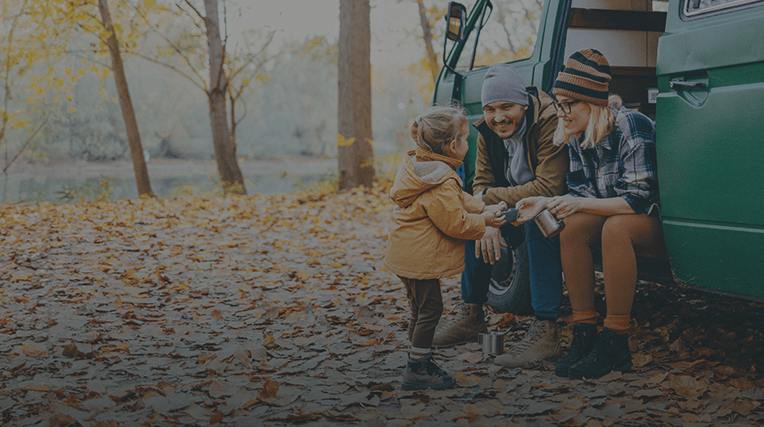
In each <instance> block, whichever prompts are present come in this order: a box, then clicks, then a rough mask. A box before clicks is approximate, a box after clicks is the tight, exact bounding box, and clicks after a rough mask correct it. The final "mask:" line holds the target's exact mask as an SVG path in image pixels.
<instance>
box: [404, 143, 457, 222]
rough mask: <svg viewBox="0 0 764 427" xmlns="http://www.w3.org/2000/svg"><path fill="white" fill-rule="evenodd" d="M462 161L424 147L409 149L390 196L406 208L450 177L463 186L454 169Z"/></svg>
mask: <svg viewBox="0 0 764 427" xmlns="http://www.w3.org/2000/svg"><path fill="white" fill-rule="evenodd" d="M461 163H462V162H461V161H459V160H456V159H452V158H450V157H446V156H441V155H439V154H435V153H432V152H428V151H425V150H422V149H417V150H412V151H409V152H408V153H407V156H406V158H405V159H404V161H403V164H402V165H401V168H400V169H399V170H398V174H397V175H396V177H395V182H394V183H393V186H392V188H390V198H391V199H393V202H395V204H397V205H398V206H400V207H402V208H405V207H408V206H411V204H412V203H414V200H416V198H417V197H419V196H420V195H421V194H422V193H424V192H426V191H428V190H430V189H432V188H433V187H437V186H439V185H440V184H443V183H444V182H446V181H447V180H449V179H456V180H457V182H459V185H460V186H461V179H459V176H458V175H457V174H456V172H455V171H454V169H455V168H457V167H459V165H461Z"/></svg>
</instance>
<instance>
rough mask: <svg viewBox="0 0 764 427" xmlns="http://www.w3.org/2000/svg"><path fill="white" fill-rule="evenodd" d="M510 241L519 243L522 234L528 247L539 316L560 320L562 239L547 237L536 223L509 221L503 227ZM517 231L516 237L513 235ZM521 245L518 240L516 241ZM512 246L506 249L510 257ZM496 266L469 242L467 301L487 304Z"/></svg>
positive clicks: (533, 301)
mask: <svg viewBox="0 0 764 427" xmlns="http://www.w3.org/2000/svg"><path fill="white" fill-rule="evenodd" d="M501 232H502V236H504V239H505V240H506V241H508V242H509V241H513V242H518V239H517V238H516V235H517V234H518V233H522V235H523V236H524V240H523V241H522V243H519V244H522V245H527V248H528V264H529V265H528V268H529V273H530V282H531V283H530V288H531V306H532V307H533V311H534V313H535V315H536V317H537V318H539V319H544V320H554V319H557V317H558V316H559V312H560V300H561V299H562V264H561V262H560V239H559V237H555V238H553V239H547V238H546V237H544V235H543V234H541V231H540V230H539V228H538V226H536V224H535V223H533V222H528V223H525V224H523V225H522V226H521V227H520V228H517V227H514V226H512V225H511V224H507V225H505V226H503V227H502V229H501ZM513 234H514V236H513ZM516 244H518V243H516ZM508 251H509V249H502V256H508ZM491 269H492V266H491V265H490V264H487V263H485V262H483V259H482V258H476V257H475V242H474V241H467V242H466V244H465V254H464V273H462V286H461V290H462V300H463V301H464V302H465V303H467V304H484V303H485V302H486V301H487V299H488V287H489V284H490V280H491Z"/></svg>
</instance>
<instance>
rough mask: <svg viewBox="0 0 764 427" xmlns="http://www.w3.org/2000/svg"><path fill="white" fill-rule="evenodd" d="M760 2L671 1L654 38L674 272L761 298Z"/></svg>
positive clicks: (763, 75)
mask: <svg viewBox="0 0 764 427" xmlns="http://www.w3.org/2000/svg"><path fill="white" fill-rule="evenodd" d="M762 28H764V1H762V0H726V1H725V0H713V1H710V0H671V1H670V4H669V10H668V17H667V23H666V33H665V34H664V35H663V37H661V39H660V41H659V44H658V64H657V74H658V88H659V96H658V102H657V113H656V114H657V125H656V126H657V151H658V175H659V179H660V191H661V203H662V214H663V230H664V232H665V235H666V244H667V246H668V250H669V255H670V258H671V264H672V267H673V269H674V273H675V275H676V276H677V278H678V279H680V280H681V281H683V282H686V283H690V284H693V285H697V286H700V287H703V288H707V289H710V290H715V291H719V292H723V293H731V294H739V295H747V296H752V297H758V298H762V297H764V282H762V278H761V277H762V273H761V265H762V262H763V261H764V173H762V170H763V168H762V162H763V161H764V136H763V135H764V43H762V35H764V32H762Z"/></svg>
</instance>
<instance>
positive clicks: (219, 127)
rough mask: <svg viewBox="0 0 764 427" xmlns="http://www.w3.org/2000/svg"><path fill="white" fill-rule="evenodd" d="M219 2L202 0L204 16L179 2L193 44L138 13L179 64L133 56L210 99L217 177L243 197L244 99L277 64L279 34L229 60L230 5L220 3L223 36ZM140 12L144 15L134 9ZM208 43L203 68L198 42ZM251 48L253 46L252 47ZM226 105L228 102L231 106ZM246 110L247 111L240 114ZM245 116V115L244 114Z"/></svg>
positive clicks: (188, 1) (188, 3)
mask: <svg viewBox="0 0 764 427" xmlns="http://www.w3.org/2000/svg"><path fill="white" fill-rule="evenodd" d="M220 4H221V2H218V0H204V13H202V12H201V10H200V8H198V7H196V6H195V5H194V2H192V1H191V0H182V1H178V2H177V3H175V5H176V7H177V9H178V10H180V11H181V12H182V13H181V15H182V16H184V17H187V18H190V19H191V22H192V23H193V26H194V28H195V29H196V31H198V33H187V32H185V33H183V34H182V37H186V38H187V39H190V40H191V42H190V43H189V42H188V41H185V42H184V41H183V40H182V37H181V41H178V40H174V39H173V38H172V37H170V36H168V35H166V34H164V32H163V31H162V29H161V28H160V27H159V26H158V25H157V24H155V23H153V22H151V19H150V18H149V17H148V16H146V15H141V14H140V13H139V14H138V16H139V18H141V19H142V20H143V22H144V23H145V25H146V26H147V27H148V28H149V29H150V30H151V31H153V33H154V34H156V35H158V36H159V37H160V38H161V39H162V40H163V41H164V42H165V43H166V45H167V47H169V48H170V50H171V51H172V52H173V53H174V55H175V58H174V59H176V60H179V61H180V63H179V64H178V63H175V62H173V61H171V60H170V59H169V58H165V57H164V56H163V55H161V54H157V55H154V56H152V55H147V54H145V53H143V52H140V51H138V50H135V51H131V52H130V53H131V54H133V55H135V56H137V57H139V58H142V59H144V60H146V61H149V62H152V63H155V64H158V65H161V66H163V67H165V68H167V69H169V70H172V71H173V72H175V73H177V74H178V75H180V76H181V77H183V78H185V79H186V80H188V81H189V82H191V83H192V84H193V85H194V86H195V87H197V88H198V89H200V90H201V91H203V92H204V94H205V95H206V96H207V103H208V106H209V116H210V127H211V129H212V140H213V141H212V142H213V149H214V152H215V160H216V162H217V168H218V174H219V175H220V179H221V181H222V183H223V189H224V191H225V192H226V193H237V194H245V193H246V188H245V186H244V178H243V176H242V173H241V169H240V168H239V163H238V159H237V157H236V128H237V126H238V124H239V123H240V122H241V120H242V119H243V118H244V116H246V105H243V95H244V93H245V92H246V90H247V89H249V88H250V86H251V82H252V80H253V79H254V78H255V77H256V75H257V73H258V72H259V71H260V70H261V69H262V68H263V67H264V66H265V64H266V63H267V62H268V61H270V60H271V59H273V57H272V56H269V55H268V53H267V48H268V46H269V45H270V43H271V42H272V41H273V38H274V35H275V31H271V32H269V33H268V34H267V35H265V37H264V41H263V42H261V44H260V48H259V49H258V50H257V51H255V52H247V53H244V54H242V55H234V56H233V57H232V56H231V54H230V52H229V47H228V29H227V25H226V20H227V15H226V2H225V0H223V1H222V6H223V13H222V20H223V25H222V27H223V28H222V31H221V22H220V21H221V14H220V11H219V10H220ZM135 10H136V12H140V10H139V9H138V8H135ZM202 33H203V34H202ZM199 38H203V39H205V40H206V45H207V46H206V52H204V53H205V56H206V57H207V63H206V64H205V65H202V64H201V63H199V62H198V61H197V58H198V57H199V56H200V51H199V49H203V48H202V47H201V46H198V45H197V43H196V41H197V40H198V39H199ZM248 44H252V43H248ZM205 66H206V67H207V68H208V77H207V78H205V77H204V73H203V71H204V70H203V68H204V67H205ZM227 103H230V105H228V104H227ZM240 103H241V104H242V105H243V107H244V108H243V109H244V111H243V112H240V111H239V109H238V106H239V104H240ZM240 113H241V114H240Z"/></svg>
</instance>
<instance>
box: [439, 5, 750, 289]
mask: <svg viewBox="0 0 764 427" xmlns="http://www.w3.org/2000/svg"><path fill="white" fill-rule="evenodd" d="M494 1H509V0H494ZM487 3H488V0H477V2H476V3H475V5H474V6H473V8H472V10H471V11H470V13H469V18H468V20H467V25H466V28H465V34H466V36H465V39H466V42H462V43H457V44H456V45H455V46H454V47H453V49H452V51H451V53H450V55H449V56H448V63H449V64H451V65H452V66H455V64H456V63H457V61H458V60H459V57H460V55H461V54H463V53H464V54H471V53H472V52H471V49H472V46H473V43H474V39H473V37H474V32H475V25H476V23H477V22H478V21H479V18H480V15H481V14H482V13H483V10H484V9H485V8H486V5H487ZM570 3H571V2H570V0H562V1H556V0H546V1H545V3H544V12H543V15H542V17H541V22H540V23H539V34H538V36H537V40H536V45H535V48H534V51H533V54H532V55H531V57H530V58H528V59H524V60H521V61H517V62H515V64H516V66H517V70H518V71H519V72H520V74H521V75H522V76H523V77H525V78H526V82H527V84H529V85H534V86H539V87H541V88H542V89H544V90H546V91H548V90H549V89H550V88H551V85H552V82H553V80H554V77H555V75H556V70H558V69H559V67H560V65H561V64H562V62H563V61H564V59H565V58H563V57H562V56H563V52H564V43H565V35H566V28H567V17H568V11H569V9H570ZM683 3H684V1H683V0H670V2H669V11H668V14H667V21H666V32H665V34H664V35H663V36H662V37H661V38H660V40H659V45H658V66H657V77H658V88H659V92H660V94H659V96H658V102H657V110H656V128H657V147H658V173H659V178H660V192H661V205H662V216H663V230H664V233H665V237H666V245H667V248H668V251H669V258H670V261H671V265H672V269H673V271H674V274H675V276H676V278H678V279H679V280H680V281H682V282H685V283H688V284H691V285H694V286H698V287H702V288H705V289H708V290H712V291H717V292H722V293H729V294H736V295H741V296H748V297H753V298H759V299H761V298H764V279H763V278H762V276H763V275H762V273H761V272H760V271H759V270H760V269H761V268H762V267H764V173H762V170H764V167H762V163H763V162H764V3H756V4H753V5H750V6H748V7H745V8H742V9H739V10H729V11H722V12H719V13H715V14H711V15H700V16H697V17H693V18H687V17H685V16H683V15H682V13H681V10H682V7H683ZM465 46H467V47H466V48H465ZM485 71H486V68H481V69H475V70H469V71H463V73H464V74H463V76H462V78H461V79H457V80H460V84H461V96H460V97H459V99H458V100H457V101H458V102H460V103H461V104H462V105H463V106H464V107H465V108H466V110H467V111H468V113H469V117H470V119H471V120H477V119H479V118H480V117H481V115H482V112H481V105H480V88H481V85H482V81H483V76H484V75H485ZM671 80H683V81H685V82H699V83H703V84H705V87H697V88H692V89H677V90H674V89H672V88H671V85H670V81H671ZM454 81H455V79H454V74H453V73H452V72H451V71H449V70H447V69H446V68H445V67H444V69H443V70H442V71H441V75H440V78H439V79H438V83H437V85H436V89H435V94H434V97H433V103H436V104H449V103H450V102H451V95H452V93H453V92H452V91H453V86H454ZM471 132H472V134H471V135H470V150H469V153H468V155H467V158H466V159H465V167H466V174H467V182H468V185H469V183H471V182H472V178H473V177H474V164H475V145H476V144H475V137H476V135H475V133H474V130H473V131H471Z"/></svg>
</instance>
